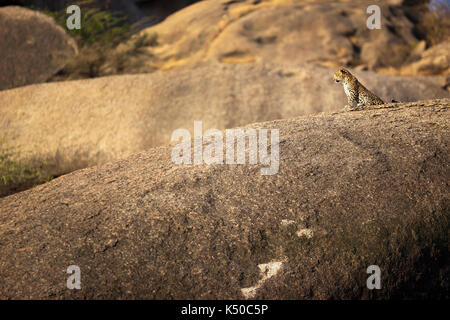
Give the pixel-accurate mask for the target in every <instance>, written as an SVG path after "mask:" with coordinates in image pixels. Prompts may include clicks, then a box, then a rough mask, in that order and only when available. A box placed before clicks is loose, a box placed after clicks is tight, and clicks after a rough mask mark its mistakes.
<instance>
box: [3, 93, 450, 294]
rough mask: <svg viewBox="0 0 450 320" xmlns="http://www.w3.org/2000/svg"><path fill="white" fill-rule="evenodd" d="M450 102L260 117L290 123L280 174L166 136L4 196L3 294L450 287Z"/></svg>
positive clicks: (428, 290) (281, 126) (281, 125)
mask: <svg viewBox="0 0 450 320" xmlns="http://www.w3.org/2000/svg"><path fill="white" fill-rule="evenodd" d="M73 105H74V108H75V107H76V106H77V104H73ZM449 107H450V100H449V99H445V100H432V101H423V102H416V103H403V104H391V105H387V106H380V107H378V108H373V109H369V110H364V111H356V112H337V113H322V114H319V115H313V116H305V117H300V118H294V119H289V120H280V121H273V122H264V123H257V124H253V125H249V126H247V127H246V128H245V129H249V128H253V129H256V130H258V129H262V128H264V129H278V130H279V133H280V136H279V141H278V143H277V141H275V142H274V143H272V145H271V149H272V150H274V146H275V145H278V146H279V172H278V173H277V174H275V175H271V176H261V175H260V169H261V167H262V165H260V164H254V165H225V164H223V165H219V164H216V165H206V164H200V165H176V164H174V163H173V162H172V160H171V150H172V147H171V146H166V147H160V148H155V149H151V150H148V151H146V152H143V153H139V154H135V155H133V156H131V157H129V158H127V159H124V160H121V161H118V162H114V163H110V164H107V165H104V166H102V167H98V168H90V169H85V170H81V171H77V172H74V173H72V174H69V175H66V176H63V177H60V178H58V179H55V180H53V181H51V182H49V183H47V184H45V185H42V186H39V187H36V188H34V189H32V190H28V191H25V192H23V193H19V194H15V195H12V196H9V197H6V198H2V199H0V279H1V281H0V298H2V299H9V298H14V299H18V298H20V299H30V298H32V299H42V298H50V299H61V298H65V299H242V298H256V299H308V298H313V299H352V298H382V299H384V298H446V297H447V298H448V292H449V291H448V290H449V288H448V284H449V279H448V275H449V272H448V271H449V263H448V243H449V239H448V230H449V215H448V212H449V209H450V199H449V195H450V189H449V185H448V177H449V176H450V171H449V166H448V163H450V153H449V149H448V145H449V143H450V141H449V137H450V132H449V126H448V124H449V122H450V109H449ZM69 265H77V266H79V268H80V270H81V290H68V289H67V287H66V281H67V278H68V277H69V275H68V274H67V273H66V270H67V268H68V266H69ZM371 265H377V266H379V268H380V270H381V285H382V289H381V290H373V291H370V290H368V289H367V287H366V280H367V278H368V276H369V275H368V274H367V272H366V270H367V268H368V267H369V266H371Z"/></svg>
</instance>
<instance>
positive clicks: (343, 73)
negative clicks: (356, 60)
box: [333, 68, 352, 82]
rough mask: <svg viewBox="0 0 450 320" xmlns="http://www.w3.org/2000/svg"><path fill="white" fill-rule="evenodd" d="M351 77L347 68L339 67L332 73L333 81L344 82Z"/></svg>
mask: <svg viewBox="0 0 450 320" xmlns="http://www.w3.org/2000/svg"><path fill="white" fill-rule="evenodd" d="M351 77H352V74H351V73H350V72H349V71H348V70H347V69H344V68H340V69H338V71H336V72H335V73H334V77H333V79H334V81H335V82H341V81H342V82H346V81H347V80H349V79H351Z"/></svg>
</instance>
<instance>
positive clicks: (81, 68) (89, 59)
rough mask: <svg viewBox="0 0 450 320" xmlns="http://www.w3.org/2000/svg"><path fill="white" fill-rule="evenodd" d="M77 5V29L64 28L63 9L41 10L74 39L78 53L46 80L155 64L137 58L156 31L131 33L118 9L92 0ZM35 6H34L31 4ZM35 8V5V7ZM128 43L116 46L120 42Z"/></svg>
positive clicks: (135, 69)
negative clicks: (148, 63)
mask: <svg viewBox="0 0 450 320" xmlns="http://www.w3.org/2000/svg"><path fill="white" fill-rule="evenodd" d="M74 4H76V5H78V6H80V8H81V13H82V14H81V16H82V18H81V29H80V30H76V29H75V30H67V27H66V20H67V18H68V17H69V15H68V14H67V13H66V11H65V10H61V11H58V12H52V11H48V10H43V11H42V12H43V13H45V14H47V15H49V16H51V17H53V18H54V19H55V21H56V22H57V23H58V24H59V25H61V26H62V27H63V28H64V29H65V30H66V31H67V32H68V33H69V34H70V35H71V36H73V37H74V39H75V40H76V41H77V44H78V48H79V53H78V55H77V56H75V57H74V58H73V59H72V61H70V62H69V63H68V64H67V65H66V66H65V67H64V69H63V70H61V71H60V72H59V73H58V74H57V75H56V76H54V77H53V78H52V79H51V80H50V81H60V80H73V79H84V78H96V77H100V76H106V75H112V74H121V73H143V72H152V71H154V70H155V68H152V67H148V66H145V65H144V64H143V62H142V60H143V59H140V57H141V56H142V55H147V56H148V55H149V53H146V52H144V51H143V50H142V48H143V47H149V46H156V45H157V44H158V36H157V34H153V35H146V34H143V35H139V36H133V34H134V33H135V31H136V30H134V29H133V28H132V27H131V26H130V24H129V23H127V22H126V21H127V17H126V16H124V15H123V14H122V13H120V12H111V11H108V10H103V9H100V8H99V5H98V4H97V3H96V1H95V0H84V1H78V2H75V3H74ZM34 9H35V8H34ZM35 10H36V9H35ZM126 42H131V43H132V45H131V46H127V47H124V48H123V49H122V50H117V49H118V48H117V47H118V45H119V44H121V43H126Z"/></svg>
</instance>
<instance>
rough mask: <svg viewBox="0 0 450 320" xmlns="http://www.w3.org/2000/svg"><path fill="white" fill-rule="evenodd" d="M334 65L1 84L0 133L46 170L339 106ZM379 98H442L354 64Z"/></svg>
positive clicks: (418, 81)
mask: <svg viewBox="0 0 450 320" xmlns="http://www.w3.org/2000/svg"><path fill="white" fill-rule="evenodd" d="M334 71H335V70H334V69H328V68H326V67H321V66H314V65H307V64H303V65H298V66H293V65H291V66H278V65H272V64H261V63H258V64H251V65H223V64H219V63H215V64H211V65H208V66H203V67H201V68H194V69H192V70H182V71H175V70H174V71H165V72H158V73H154V74H149V75H123V76H112V77H105V78H98V79H92V80H82V81H71V82H60V83H48V84H40V85H33V86H28V87H25V88H18V89H14V90H7V91H3V92H0V115H1V116H0V131H1V132H7V133H9V134H10V136H11V138H14V139H13V140H11V141H10V144H11V145H12V146H14V147H19V148H20V151H22V155H23V157H24V158H25V160H29V161H36V162H37V163H38V165H41V164H42V163H45V164H46V167H47V169H48V170H49V172H50V174H52V175H60V174H63V173H67V172H70V171H73V170H75V169H80V168H84V167H88V166H93V165H97V164H102V163H106V162H108V161H112V160H114V159H118V158H123V157H126V156H129V155H131V154H133V153H136V152H139V151H142V150H145V149H148V148H151V147H155V146H160V145H165V144H167V143H169V142H170V138H171V135H172V132H173V131H174V130H176V129H178V128H186V129H189V130H190V129H192V127H193V123H194V120H202V121H203V129H204V130H207V129H209V128H216V129H219V130H222V129H225V128H232V127H237V126H242V125H246V124H249V123H253V122H259V121H268V120H275V119H282V118H291V117H295V116H299V115H304V114H310V113H314V112H320V111H331V110H337V109H340V108H342V107H343V106H344V105H345V104H346V103H347V99H346V97H345V94H344V90H343V88H342V86H341V85H339V84H336V83H334V82H333V80H332V75H333V73H334ZM355 75H356V76H358V78H359V79H360V80H361V81H362V83H363V84H364V85H366V86H367V88H369V89H371V90H373V91H374V92H375V93H376V94H377V95H379V96H380V97H381V98H382V99H385V101H391V99H396V100H397V101H416V100H419V99H431V98H445V97H450V93H449V92H448V91H447V90H444V89H442V88H441V84H440V83H434V82H432V81H430V80H429V79H427V78H408V77H400V76H389V75H379V74H376V73H372V72H362V71H355Z"/></svg>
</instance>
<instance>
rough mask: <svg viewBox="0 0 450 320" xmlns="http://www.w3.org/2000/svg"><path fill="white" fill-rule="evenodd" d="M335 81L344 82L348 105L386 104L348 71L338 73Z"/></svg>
mask: <svg viewBox="0 0 450 320" xmlns="http://www.w3.org/2000/svg"><path fill="white" fill-rule="evenodd" d="M333 79H334V81H335V82H342V84H343V86H344V91H345V94H346V95H347V100H348V105H349V106H351V107H363V106H369V105H376V104H384V102H383V100H381V99H380V98H378V97H377V96H376V95H375V94H373V93H372V92H370V91H369V90H368V89H367V88H366V87H364V86H363V85H362V84H361V83H360V82H359V81H358V79H356V78H355V77H354V76H353V75H352V74H351V73H350V72H349V71H348V70H347V69H344V68H341V69H339V70H338V71H336V72H335V74H334V77H333Z"/></svg>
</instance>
